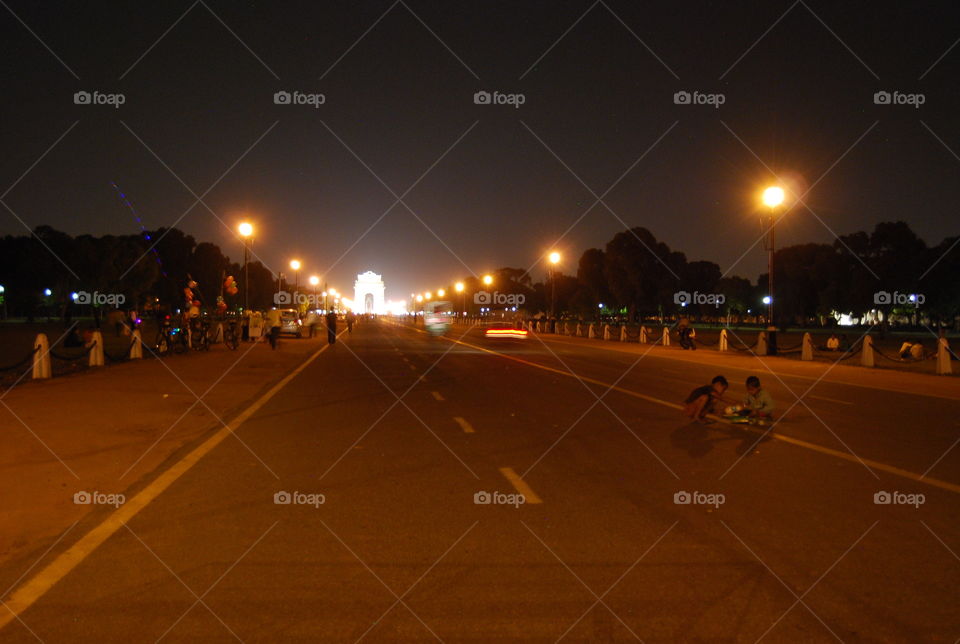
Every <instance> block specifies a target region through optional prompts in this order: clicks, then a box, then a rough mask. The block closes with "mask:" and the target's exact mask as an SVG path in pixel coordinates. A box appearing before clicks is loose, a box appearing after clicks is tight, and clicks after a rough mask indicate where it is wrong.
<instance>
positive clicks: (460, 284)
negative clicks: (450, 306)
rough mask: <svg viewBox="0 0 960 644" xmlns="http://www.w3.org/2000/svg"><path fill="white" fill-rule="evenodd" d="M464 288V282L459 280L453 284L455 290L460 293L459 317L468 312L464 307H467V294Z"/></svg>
mask: <svg viewBox="0 0 960 644" xmlns="http://www.w3.org/2000/svg"><path fill="white" fill-rule="evenodd" d="M463 288H464V286H463V282H457V283H456V284H454V285H453V290H455V291H456V292H457V293H459V294H460V312H459V313H458V314H457V317H460V316H461V315H463V314H464V313H466V311H464V309H466V308H467V294H466V293H464V292H463Z"/></svg>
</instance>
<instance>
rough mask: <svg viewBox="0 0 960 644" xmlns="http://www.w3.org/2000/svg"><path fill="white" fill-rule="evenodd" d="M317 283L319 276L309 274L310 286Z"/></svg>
mask: <svg viewBox="0 0 960 644" xmlns="http://www.w3.org/2000/svg"><path fill="white" fill-rule="evenodd" d="M319 283H320V278H319V277H317V276H316V275H311V276H310V286H316V285H317V284H319Z"/></svg>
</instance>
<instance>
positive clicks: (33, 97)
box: [0, 0, 960, 298]
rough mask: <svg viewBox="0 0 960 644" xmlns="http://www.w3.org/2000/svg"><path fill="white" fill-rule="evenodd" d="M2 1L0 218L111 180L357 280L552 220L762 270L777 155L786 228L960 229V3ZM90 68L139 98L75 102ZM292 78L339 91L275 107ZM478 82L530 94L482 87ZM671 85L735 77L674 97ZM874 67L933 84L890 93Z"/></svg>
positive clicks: (139, 201)
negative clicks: (496, 95)
mask: <svg viewBox="0 0 960 644" xmlns="http://www.w3.org/2000/svg"><path fill="white" fill-rule="evenodd" d="M8 7H9V9H2V8H0V23H2V30H3V31H2V37H0V42H2V45H0V46H2V47H3V62H2V65H3V78H4V83H3V85H4V101H3V103H2V110H3V115H2V119H0V127H2V141H3V154H2V155H0V184H2V185H0V190H2V191H4V192H6V194H5V196H4V197H3V201H4V202H5V203H6V204H7V206H8V207H9V209H11V210H12V211H13V213H16V216H15V215H14V214H12V213H11V212H10V210H7V209H3V210H0V213H2V214H0V234H25V233H26V232H27V228H33V227H35V226H37V225H41V224H48V225H51V226H53V227H55V228H58V229H61V230H64V231H66V232H68V233H71V234H81V233H91V234H96V235H100V234H108V233H109V234H131V233H137V232H139V230H140V229H139V225H138V223H137V221H136V220H135V219H134V217H133V216H132V215H131V214H130V212H129V211H128V210H126V209H125V208H124V207H122V206H121V204H120V203H119V200H118V198H117V195H116V193H115V192H114V191H113V188H112V187H111V182H116V183H117V184H118V185H119V186H120V187H121V188H122V189H123V190H124V192H125V193H126V194H127V196H128V197H129V198H130V199H131V201H132V202H133V203H134V205H135V206H136V208H137V210H138V212H139V214H140V216H141V217H142V221H143V224H144V225H145V226H146V227H147V228H149V229H155V228H159V227H161V226H172V225H176V226H177V227H179V228H182V229H184V230H185V231H187V232H188V233H190V234H192V235H194V236H195V237H196V238H197V240H198V241H211V242H214V243H217V244H218V245H219V246H220V247H221V248H222V249H223V251H224V252H225V253H226V254H227V255H229V256H230V257H231V258H233V259H238V258H239V257H240V256H242V251H241V244H240V242H239V240H238V239H237V238H236V236H235V230H236V224H237V223H239V221H241V220H242V219H249V220H251V221H253V222H254V224H255V226H256V228H257V235H256V242H255V245H254V250H255V252H256V254H257V256H259V257H260V258H262V259H263V261H264V262H265V263H266V264H267V266H268V267H270V268H271V269H273V270H274V271H277V270H286V265H287V262H288V261H289V259H290V258H292V257H297V258H299V259H301V260H302V261H303V262H304V270H303V274H304V275H307V274H314V273H315V274H320V275H324V276H325V277H326V279H327V281H328V282H329V283H330V284H332V285H337V286H339V287H340V288H341V289H345V288H349V287H351V286H352V281H353V279H354V277H355V275H356V274H357V273H359V272H362V271H364V270H367V269H372V270H374V271H376V272H379V273H383V274H384V278H385V280H386V282H387V295H388V297H394V298H398V297H404V296H405V295H407V294H409V292H410V291H412V290H424V289H427V288H436V287H438V286H442V285H444V284H447V283H450V282H451V281H452V280H454V279H457V278H461V277H464V276H467V275H469V274H470V273H471V272H472V273H482V272H483V271H487V270H491V269H494V268H498V267H501V266H515V267H522V268H527V267H531V266H532V265H534V264H535V263H536V262H537V261H538V258H539V257H541V256H542V254H543V253H544V252H546V251H548V250H550V249H551V248H553V247H554V246H555V245H556V247H558V248H559V249H560V250H561V251H563V252H564V265H563V269H564V270H565V272H575V271H576V261H577V259H578V258H579V256H580V254H581V253H582V252H583V250H585V249H586V248H588V247H592V246H598V247H603V245H604V244H606V242H607V241H609V239H610V238H611V237H612V236H613V235H614V234H615V233H617V232H619V231H620V230H623V229H624V228H626V227H627V226H645V227H647V228H649V229H650V230H651V231H652V232H653V234H654V235H656V236H657V238H658V239H660V240H662V241H664V242H666V243H667V244H669V245H670V246H671V248H674V249H677V250H681V251H684V252H685V253H686V254H687V257H688V259H691V260H693V259H709V260H712V261H715V262H717V263H719V264H720V267H721V270H723V271H727V270H730V272H731V274H738V275H742V276H744V277H748V278H750V279H756V277H757V276H758V274H759V273H761V272H763V271H764V270H765V265H766V259H765V257H764V255H763V253H762V251H761V250H760V248H759V246H758V247H755V248H754V249H753V250H752V251H750V252H749V253H747V254H746V256H745V257H743V259H742V260H740V261H739V263H736V262H738V258H740V257H741V255H743V253H744V252H745V251H747V249H748V248H749V247H750V245H751V244H752V243H753V242H754V241H755V240H756V239H757V237H758V235H759V223H758V219H757V217H756V214H757V211H758V202H757V197H758V191H759V189H760V188H762V187H763V186H764V185H765V184H766V183H767V182H769V181H771V180H773V175H772V173H771V170H772V171H773V172H775V173H777V174H778V175H780V176H781V177H782V178H787V179H790V180H791V181H792V182H793V184H792V185H795V186H796V187H797V190H798V191H800V192H801V193H802V192H803V191H805V190H806V189H807V188H809V187H810V186H811V185H812V186H813V188H812V190H810V192H809V194H807V195H806V197H805V198H804V201H805V202H806V204H807V206H809V209H807V208H804V207H803V206H799V205H798V206H797V207H795V208H794V209H793V210H792V211H791V212H790V213H789V214H788V216H786V217H785V218H784V220H783V221H782V222H781V224H780V227H779V228H778V243H779V244H784V245H786V244H794V243H802V242H809V241H815V242H825V243H830V242H832V241H833V239H834V238H833V235H832V233H831V232H830V231H831V230H832V231H834V232H835V233H837V234H845V233H850V232H854V231H857V230H871V229H872V228H873V226H874V225H875V224H876V223H877V222H880V221H885V220H896V219H903V220H906V221H908V222H909V223H910V225H911V226H912V227H913V228H914V230H915V231H917V233H918V234H919V235H920V236H921V237H923V238H924V239H925V240H926V241H927V242H928V243H929V244H936V243H939V242H940V241H941V240H942V239H943V238H944V237H946V236H950V235H957V234H960V217H957V209H956V204H957V202H958V198H960V159H958V158H957V156H956V154H960V119H957V118H956V114H957V113H958V108H960V97H958V92H957V83H956V79H957V78H958V77H960V74H958V72H960V46H957V47H956V48H953V49H951V48H952V47H954V45H956V44H957V40H958V38H960V20H958V17H960V12H958V10H957V7H956V3H955V2H943V3H926V2H918V3H906V2H896V3H887V2H875V1H874V2H844V3H834V2H816V1H809V2H803V1H798V2H796V3H792V2H790V1H787V2H768V1H764V2H657V3H649V2H624V1H620V0H609V1H607V2H602V1H601V2H597V3H595V4H591V2H589V1H587V2H492V1H484V2H424V1H422V0H406V2H403V1H398V2H396V3H395V4H394V3H392V2H391V1H389V0H388V1H385V2H379V1H378V2H362V3H361V2H332V3H327V2H304V3H296V2H225V1H222V0H207V1H206V2H202V1H201V2H197V3H196V4H193V5H191V3H190V2H189V1H187V2H161V3H142V2H138V3H130V2H124V3H115V4H113V3H93V2H79V1H72V2H43V3H38V2H34V1H23V0H10V1H9V4H8ZM185 12H186V13H185ZM13 14H16V16H17V17H15V16H14V15H13ZM21 21H22V22H21ZM368 30H369V31H368ZM31 31H32V32H33V34H35V35H33V34H31ZM365 32H366V33H365ZM364 34H365V35H364ZM41 41H42V42H41ZM47 47H49V50H52V52H51V51H49V50H48V49H47ZM148 50H149V51H148ZM58 57H59V59H60V60H58ZM61 61H62V62H61ZM80 90H85V91H89V92H93V91H95V90H96V91H99V92H101V93H105V94H109V93H118V92H119V93H122V94H123V95H124V97H125V103H124V104H123V105H122V106H120V107H119V108H114V107H112V106H110V105H76V104H74V98H73V97H74V93H75V92H77V91H80ZM280 90H286V91H289V92H294V91H299V92H303V93H307V94H314V93H322V94H323V95H324V96H325V103H324V104H323V105H321V106H319V108H315V107H313V106H310V105H276V104H274V93H275V92H277V91H280ZM479 90H486V91H489V92H493V91H498V92H501V93H504V94H511V93H522V94H523V95H524V98H525V102H524V104H523V105H522V106H520V107H519V108H516V107H513V106H510V105H477V104H475V103H474V93H475V92H477V91H479ZM683 90H685V91H688V92H691V93H692V92H694V91H696V92H700V93H701V94H715V93H720V94H722V95H723V97H724V99H725V100H724V103H723V105H721V106H719V108H716V107H713V106H711V105H677V104H675V103H674V94H675V92H678V91H683ZM880 90H886V91H889V92H891V93H893V92H894V91H897V92H900V93H901V94H916V93H919V94H922V95H923V97H924V100H925V102H924V104H923V105H921V106H920V107H919V108H916V107H913V106H911V105H877V104H875V103H874V93H875V92H877V91H880ZM71 128H72V129H71ZM65 133H66V134H65ZM61 136H62V139H61V140H59V142H58V143H56V145H54V143H55V142H57V141H58V139H60V137H61ZM938 139H939V140H938ZM50 146H54V147H53V148H52V149H50V151H49V153H48V154H46V156H44V157H43V158H42V160H40V161H39V163H37V164H36V166H35V167H33V169H32V170H31V171H30V172H29V173H28V174H26V176H24V177H23V178H22V179H20V180H19V183H16V185H15V186H14V187H13V188H12V190H9V191H7V187H8V186H10V185H11V184H14V183H15V182H17V180H18V178H19V177H21V175H23V173H24V172H25V171H27V170H28V168H30V167H31V165H33V164H34V163H35V162H37V160H38V159H39V158H40V157H41V156H42V155H43V154H44V152H45V151H46V150H47V149H48V148H50ZM148 148H149V149H148ZM951 149H952V152H951ZM151 150H152V152H151ZM154 155H156V156H154ZM641 157H642V158H641ZM757 157H759V159H758V158H757ZM165 165H166V166H167V167H165ZM565 166H566V167H565ZM628 170H629V171H628ZM625 172H626V174H624V173H625ZM224 173H226V174H224ZM424 173H426V174H424ZM174 175H176V176H174ZM177 177H179V180H178V179H177ZM621 177H622V178H621ZM618 179H619V182H618V183H617V184H616V185H615V186H614V187H613V188H612V189H610V187H611V185H612V184H614V182H617V181H618ZM180 180H182V182H183V183H185V184H186V186H189V189H188V188H187V187H184V185H183V184H182V183H181V181H180ZM415 182H418V183H416V185H415V186H413V187H412V189H411V186H412V185H413V184H414V183H415ZM214 183H216V185H215V186H214V187H212V189H211V185H212V184H214ZM384 184H386V185H384ZM608 189H610V190H609V192H608ZM191 190H192V191H193V192H194V193H195V194H196V196H203V202H204V203H205V204H206V206H205V205H203V204H197V205H194V206H193V207H192V208H191V205H192V204H194V202H195V200H196V197H195V196H194V195H192V194H191V192H190V191H191ZM208 190H209V192H208ZM408 190H409V192H408ZM391 191H392V192H391ZM205 193H206V194H205ZM605 193H606V194H605ZM604 194H605V196H604V197H603V200H604V203H605V204H606V206H605V205H604V204H596V205H593V204H594V202H595V200H596V197H597V196H601V195H604ZM400 196H402V197H403V203H402V204H396V205H394V206H393V207H392V209H390V208H391V205H393V204H394V202H395V201H396V199H397V197H400ZM404 204H405V205H404ZM591 205H593V207H592V209H590V210H589V212H586V213H585V211H587V209H588V208H590V207H591ZM207 207H209V210H208V208H207ZM608 207H609V209H608ZM188 208H189V209H190V210H189V211H187V210H188ZM388 209H390V210H389V212H387V211H388ZM211 210H212V211H213V212H212V213H211ZM411 211H412V212H411ZM611 211H612V212H611ZM581 216H582V219H581ZM17 217H19V218H20V219H21V220H22V223H21V221H18V219H17ZM181 217H182V219H181ZM381 217H382V219H381ZM218 218H219V220H218ZM578 219H579V222H578ZM178 220H179V221H178ZM378 220H379V222H378ZM24 224H25V225H26V226H24ZM571 226H573V227H572V228H571ZM371 227H372V228H371ZM368 229H369V232H367V233H366V234H365V235H364V233H365V232H366V231H368ZM568 229H569V232H567V231H568ZM565 233H566V235H565V236H564V237H563V238H562V240H560V241H559V242H557V241H556V240H557V239H558V238H560V237H561V236H562V235H564V234H565ZM358 240H359V241H358ZM955 252H960V250H957V251H955ZM731 267H732V270H731ZM533 275H534V277H535V278H536V279H542V277H543V267H542V266H539V267H537V268H535V269H534V271H533Z"/></svg>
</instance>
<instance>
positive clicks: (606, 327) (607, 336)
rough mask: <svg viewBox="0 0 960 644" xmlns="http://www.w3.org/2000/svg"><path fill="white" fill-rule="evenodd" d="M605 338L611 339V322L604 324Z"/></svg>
mask: <svg viewBox="0 0 960 644" xmlns="http://www.w3.org/2000/svg"><path fill="white" fill-rule="evenodd" d="M603 339H604V340H609V339H610V325H609V324H604V325H603Z"/></svg>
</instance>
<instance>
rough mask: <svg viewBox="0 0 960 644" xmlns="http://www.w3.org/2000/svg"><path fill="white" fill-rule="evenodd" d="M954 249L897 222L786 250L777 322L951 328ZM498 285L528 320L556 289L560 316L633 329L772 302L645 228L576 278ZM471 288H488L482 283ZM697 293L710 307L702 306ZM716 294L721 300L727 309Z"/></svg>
mask: <svg viewBox="0 0 960 644" xmlns="http://www.w3.org/2000/svg"><path fill="white" fill-rule="evenodd" d="M958 242H960V237H950V238H946V239H944V240H943V241H942V242H940V243H939V244H938V245H936V246H932V247H931V246H927V245H926V243H925V242H924V241H923V240H922V239H920V238H919V237H918V236H917V235H916V234H915V233H914V232H913V230H911V228H910V226H909V225H908V224H906V223H904V222H902V221H898V222H883V223H880V224H877V226H876V227H875V228H874V230H873V232H871V233H866V232H856V233H853V234H850V235H844V236H842V237H840V238H839V239H838V240H837V241H835V242H834V243H833V244H798V245H794V246H787V247H784V248H782V249H780V250H778V251H777V252H776V254H775V257H774V276H775V278H776V280H775V292H776V307H775V313H776V318H777V319H776V322H777V323H778V324H781V325H783V324H788V325H790V324H799V325H808V324H829V323H831V322H832V321H835V319H836V316H838V315H840V314H846V315H849V316H850V317H852V318H855V319H863V318H864V317H865V316H867V317H869V316H876V317H877V318H879V319H881V320H882V321H883V322H884V323H886V322H888V321H889V320H891V319H900V320H906V321H911V322H913V323H914V324H917V323H920V322H921V321H922V320H923V319H925V320H926V321H928V322H931V323H934V324H937V323H945V324H947V325H954V324H956V321H957V319H958V316H960V281H958V277H960V244H958ZM955 246H956V248H955ZM495 284H496V286H497V288H499V289H500V290H501V291H511V292H516V293H522V294H523V295H524V297H525V299H526V303H527V306H526V308H527V310H528V311H547V312H549V311H550V310H551V299H552V296H553V292H554V288H555V289H556V290H555V293H556V298H555V299H556V311H557V313H558V315H573V316H577V317H582V318H594V317H596V316H598V315H603V314H604V313H607V314H615V315H621V316H625V317H627V318H628V319H632V320H636V319H639V318H640V317H643V316H650V315H663V316H667V317H673V316H675V315H678V314H681V313H682V314H684V315H688V316H692V317H697V316H699V317H703V318H720V317H726V316H728V315H732V316H737V317H741V318H742V317H744V316H751V314H752V315H753V316H756V315H757V314H760V315H762V314H763V313H764V312H765V309H766V307H765V306H764V304H763V297H764V296H765V295H767V275H766V273H763V274H761V275H759V276H758V278H757V280H756V281H755V282H751V281H750V280H748V279H745V278H743V277H737V276H723V273H722V271H721V269H720V266H719V265H717V264H716V263H714V262H710V261H702V260H698V261H688V260H687V258H686V256H685V255H684V253H682V252H679V251H675V250H672V249H670V247H669V246H667V244H665V243H663V242H661V241H658V240H657V239H656V237H654V235H653V233H651V232H650V231H649V230H647V229H646V228H633V229H630V230H626V231H623V232H620V233H618V234H617V235H615V236H614V237H613V239H611V240H610V241H609V242H608V243H607V244H606V246H605V247H604V248H602V249H601V248H590V249H588V250H586V251H585V252H584V253H583V255H582V256H581V257H580V260H579V263H578V267H577V274H576V276H575V277H574V276H570V275H561V274H557V275H555V276H554V277H552V278H551V277H548V278H547V279H546V280H545V281H544V282H540V283H533V282H532V280H531V279H530V276H529V275H528V274H527V273H526V272H525V271H523V270H520V269H513V268H506V269H501V270H500V271H497V274H496V278H495ZM468 287H472V288H473V289H479V288H482V287H481V286H480V285H479V284H477V283H476V282H473V283H472V284H468ZM468 290H470V288H468ZM694 294H699V295H700V296H701V297H700V299H701V302H703V300H710V301H709V302H707V303H697V302H696V301H695V300H694ZM685 295H689V296H690V297H689V298H687V297H685ZM716 295H722V296H723V297H722V300H723V301H722V304H719V305H718V304H717V301H718V299H719V298H717V297H715V296H716ZM708 296H714V297H713V298H712V299H711V298H709V297H708ZM911 296H913V298H912V300H913V301H911ZM683 301H686V302H687V306H682V302H683ZM601 305H602V306H601ZM876 312H879V313H880V315H876Z"/></svg>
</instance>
